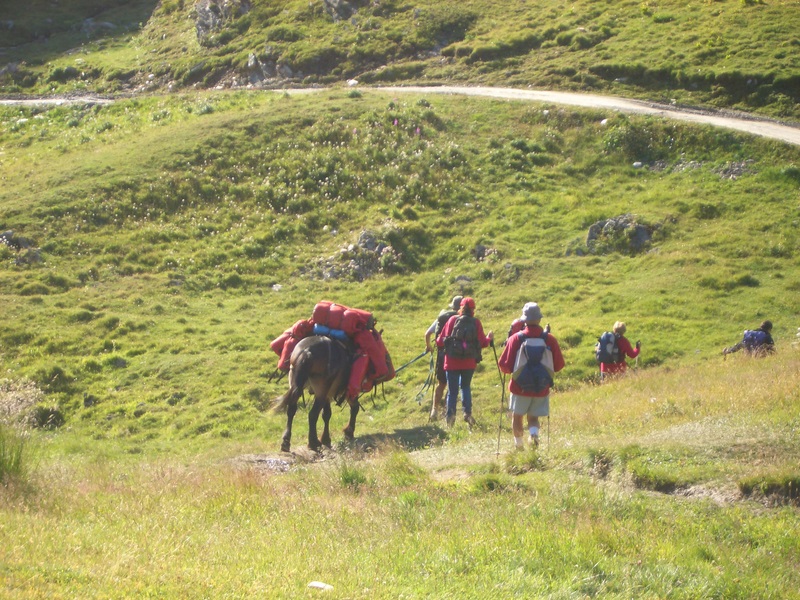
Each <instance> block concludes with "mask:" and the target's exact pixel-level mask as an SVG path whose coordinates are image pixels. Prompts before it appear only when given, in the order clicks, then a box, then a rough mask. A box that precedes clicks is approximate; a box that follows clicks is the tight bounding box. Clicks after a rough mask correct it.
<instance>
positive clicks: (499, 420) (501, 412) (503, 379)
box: [491, 340, 506, 456]
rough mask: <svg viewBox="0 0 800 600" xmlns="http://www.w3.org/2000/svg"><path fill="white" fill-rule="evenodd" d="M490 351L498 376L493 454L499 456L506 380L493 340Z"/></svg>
mask: <svg viewBox="0 0 800 600" xmlns="http://www.w3.org/2000/svg"><path fill="white" fill-rule="evenodd" d="M491 345H492V352H494V364H495V365H497V374H498V375H499V376H500V390H501V391H500V416H499V417H498V421H497V452H496V453H495V456H500V435H501V434H502V432H503V408H505V405H506V380H505V377H503V373H502V372H501V371H500V362H499V361H498V360H497V350H496V349H495V347H494V340H492V344H491Z"/></svg>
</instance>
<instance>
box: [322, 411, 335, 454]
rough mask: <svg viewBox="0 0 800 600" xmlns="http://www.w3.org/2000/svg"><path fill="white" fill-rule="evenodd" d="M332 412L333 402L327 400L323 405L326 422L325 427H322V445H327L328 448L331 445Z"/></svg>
mask: <svg viewBox="0 0 800 600" xmlns="http://www.w3.org/2000/svg"><path fill="white" fill-rule="evenodd" d="M332 413H333V410H332V409H331V403H330V402H326V403H325V404H324V405H323V407H322V422H323V424H324V427H323V429H322V440H321V441H322V445H323V446H326V447H328V448H330V447H331V430H330V424H331V414H332Z"/></svg>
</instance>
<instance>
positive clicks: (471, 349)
mask: <svg viewBox="0 0 800 600" xmlns="http://www.w3.org/2000/svg"><path fill="white" fill-rule="evenodd" d="M493 339H494V334H493V333H492V332H491V331H490V332H489V333H487V334H484V333H483V325H482V324H481V322H480V320H479V319H476V318H475V300H473V299H472V298H470V297H466V298H463V299H462V300H461V308H460V309H459V311H458V314H457V315H453V316H452V317H450V319H449V320H448V321H447V323H446V324H445V326H444V329H442V331H441V332H440V333H439V335H438V336H437V338H436V345H437V346H438V347H439V348H443V349H444V370H445V373H446V374H447V425H448V427H452V426H453V424H454V423H455V420H456V405H457V404H458V389H459V387H460V388H461V404H462V407H463V409H464V420H465V421H466V422H467V424H468V425H469V426H470V427H472V426H473V425H474V424H475V418H474V417H473V416H472V388H471V384H472V376H473V374H474V373H475V367H476V366H477V365H478V362H479V361H480V360H481V348H486V347H487V346H489V344H491V343H492V340H493Z"/></svg>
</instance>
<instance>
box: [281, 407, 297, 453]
mask: <svg viewBox="0 0 800 600" xmlns="http://www.w3.org/2000/svg"><path fill="white" fill-rule="evenodd" d="M297 400H298V399H297V398H296V397H295V398H292V399H290V401H289V404H288V405H287V407H286V430H285V431H284V432H283V438H282V440H281V452H289V448H290V446H291V443H292V420H294V415H295V413H296V412H297Z"/></svg>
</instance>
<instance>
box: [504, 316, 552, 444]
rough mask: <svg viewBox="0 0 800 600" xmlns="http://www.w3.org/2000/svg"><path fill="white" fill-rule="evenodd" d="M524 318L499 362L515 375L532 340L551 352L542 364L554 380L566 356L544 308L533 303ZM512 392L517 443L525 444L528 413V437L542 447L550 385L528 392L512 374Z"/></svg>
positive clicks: (509, 389) (505, 369) (506, 370)
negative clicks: (544, 323) (549, 329)
mask: <svg viewBox="0 0 800 600" xmlns="http://www.w3.org/2000/svg"><path fill="white" fill-rule="evenodd" d="M521 319H522V320H524V321H525V327H524V328H523V329H522V331H520V332H517V333H516V334H514V335H513V336H511V337H510V338H509V339H508V341H507V342H506V345H505V348H503V354H502V355H501V356H500V359H499V360H498V362H497V365H498V366H499V367H500V370H501V371H502V372H503V373H508V374H513V373H514V372H515V371H517V370H518V369H520V368H521V364H523V362H524V361H523V360H522V359H523V357H524V356H527V355H526V353H525V348H524V346H527V345H528V344H529V341H530V342H533V343H534V344H532V345H535V343H536V342H538V344H539V345H544V346H546V348H547V350H548V351H549V355H550V356H547V354H548V352H545V353H543V354H544V356H543V357H542V360H541V364H542V365H543V366H545V367H546V369H547V371H551V379H550V381H552V373H556V372H558V371H560V370H561V369H563V368H564V357H563V355H562V354H561V348H559V346H558V341H557V340H556V338H555V337H553V335H552V334H551V333H548V332H546V331H545V330H544V329H543V328H542V327H541V325H540V323H541V321H542V310H541V308H539V305H538V304H536V303H535V302H529V303H527V304H526V305H525V306H524V307H523V309H522V317H521ZM540 340H541V341H540ZM508 391H509V392H511V397H510V399H509V406H508V407H509V410H510V411H511V414H512V417H511V429H512V431H513V433H514V445H515V446H516V447H517V448H520V449H521V448H524V447H525V444H524V441H523V436H524V429H523V424H522V418H523V417H524V416H527V418H528V432H529V433H530V437H529V438H528V439H529V441H530V442H531V443H532V444H533V445H534V447H535V446H538V445H539V426H540V425H539V417H547V416H549V415H550V386H549V385H548V386H545V387H544V388H543V389H542V390H540V391H538V392H535V391H526V390H523V389H522V388H521V387H520V385H519V384H518V383H517V381H516V380H515V379H514V378H513V377H512V378H511V381H510V382H509V384H508Z"/></svg>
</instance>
